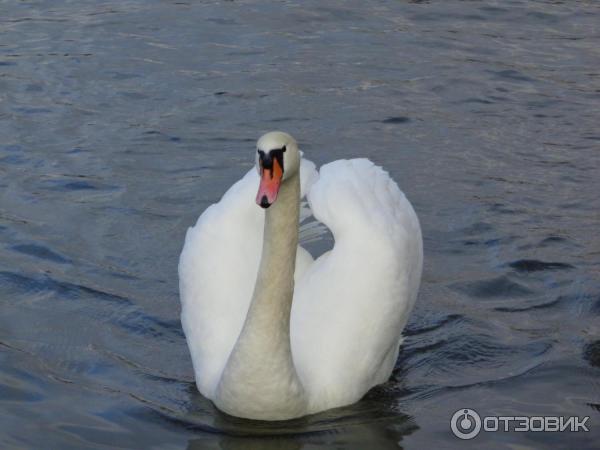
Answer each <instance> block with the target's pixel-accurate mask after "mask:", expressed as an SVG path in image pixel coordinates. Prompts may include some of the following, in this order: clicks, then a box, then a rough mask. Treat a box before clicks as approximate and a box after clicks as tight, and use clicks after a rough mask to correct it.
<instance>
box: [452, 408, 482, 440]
mask: <svg viewBox="0 0 600 450" xmlns="http://www.w3.org/2000/svg"><path fill="white" fill-rule="evenodd" d="M450 428H451V429H452V433H454V436H456V437H457V438H459V439H473V438H474V437H475V436H477V435H478V434H479V432H480V431H481V417H479V414H477V412H476V411H475V410H473V409H469V408H463V409H459V410H458V411H456V412H455V413H454V415H453V416H452V420H451V421H450Z"/></svg>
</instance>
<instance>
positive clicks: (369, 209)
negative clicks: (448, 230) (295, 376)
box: [291, 159, 423, 408]
mask: <svg viewBox="0 0 600 450" xmlns="http://www.w3.org/2000/svg"><path fill="white" fill-rule="evenodd" d="M308 201H309V203H310V206H311V209H312V212H313V214H314V215H315V217H316V218H317V220H319V221H321V222H323V223H324V224H325V225H327V226H328V227H329V228H330V230H331V232H332V233H333V236H334V239H335V245H334V247H333V249H332V250H331V251H330V252H328V253H326V254H324V255H322V256H321V257H320V258H318V259H317V260H316V261H315V262H314V263H313V264H312V265H311V266H310V267H309V268H308V270H307V271H306V273H305V274H304V276H303V277H302V278H301V279H300V280H299V282H297V283H296V290H295V294H294V303H293V306H292V318H291V322H292V323H291V340H292V351H293V354H294V362H295V364H296V368H297V370H298V372H299V375H300V377H301V380H302V382H303V384H304V385H305V388H307V391H308V392H309V395H310V397H311V403H312V405H313V407H314V408H319V405H325V406H328V407H332V406H339V405H343V404H347V403H351V402H354V401H356V400H358V399H359V398H360V397H361V396H362V395H363V394H364V393H365V392H366V391H367V390H368V389H369V388H371V387H372V386H374V385H376V384H379V383H382V382H384V381H385V380H386V379H387V378H388V377H389V375H390V373H391V371H392V369H393V366H394V364H395V361H396V358H397V354H398V347H399V344H400V342H401V331H402V329H403V328H404V325H405V324H406V321H407V319H408V315H409V313H410V311H411V309H412V307H413V305H414V302H415V300H416V296H417V291H418V288H419V283H420V278H421V270H422V261H423V249H422V238H421V229H420V226H419V222H418V219H417V216H416V214H415V212H414V210H413V208H412V206H411V204H410V203H409V202H408V200H407V199H406V197H405V196H404V194H403V193H402V192H401V191H400V189H399V188H398V186H397V185H396V183H395V182H394V181H393V180H392V179H391V178H390V177H389V175H388V174H387V173H386V172H385V171H383V170H382V169H381V168H380V167H377V166H375V165H374V164H373V163H372V162H370V161H369V160H366V159H355V160H349V161H348V160H340V161H335V162H333V163H330V164H327V165H325V166H323V167H322V168H321V170H320V175H319V180H318V181H317V182H316V183H315V184H314V185H313V186H312V188H311V190H310V192H309V193H308Z"/></svg>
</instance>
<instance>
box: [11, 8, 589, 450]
mask: <svg viewBox="0 0 600 450" xmlns="http://www.w3.org/2000/svg"><path fill="white" fill-rule="evenodd" d="M598 23H600V6H599V5H598V3H597V2H593V1H592V2H591V1H579V2H575V1H573V2H565V3H562V2H558V1H541V0H538V1H534V0H528V1H525V0H522V1H487V2H486V1H470V2H465V1H457V0H449V1H433V0H432V1H429V2H426V1H414V2H408V1H380V2H371V3H370V4H369V6H365V5H364V4H363V2H358V1H348V2H335V3H333V2H331V3H324V2H317V1H305V2H299V1H288V2H285V3H283V2H281V3H277V4H275V3H273V2H266V1H234V2H231V1H223V2H208V1H207V2H185V1H178V2H169V1H144V2H142V1H118V2H117V1H105V2H92V1H78V2H70V1H62V0H61V1H52V2H50V1H47V2H44V1H38V2H24V1H23V2H17V1H12V0H10V1H1V2H0V137H1V139H0V239H1V245H0V252H1V253H0V255H1V257H0V299H1V314H0V348H1V351H0V447H2V448H61V449H69V448H117V447H118V448H145V449H150V448H156V449H158V448H160V449H170V448H186V447H187V448H190V449H198V448H227V449H230V448H323V447H327V446H332V447H337V448H397V447H398V446H403V447H406V448H465V446H477V447H478V448H482V447H485V448H508V447H510V448H516V447H519V448H539V447H541V446H547V447H549V446H551V445H554V446H559V447H571V448H590V447H593V446H596V447H597V446H598V444H599V442H600V416H599V411H600V382H599V381H598V380H599V378H598V375H599V374H600V338H599V334H600V327H599V321H598V318H599V315H600V279H599V277H598V274H599V267H600V263H599V261H600V251H599V242H600V241H599V239H598V229H599V226H600V215H599V213H598V211H599V207H600V200H599V196H598V193H599V192H600V181H599V180H600V177H599V176H598V168H599V167H600V161H599V154H600V152H599V150H600V131H599V129H598V124H599V123H600V107H599V105H600V103H599V101H600V59H599V58H600V50H599V49H600V34H599V28H598ZM272 129H282V130H285V131H288V132H290V133H291V134H293V135H294V136H295V137H297V139H298V140H299V142H300V144H301V147H302V148H303V149H304V151H305V152H306V154H307V156H309V157H310V158H311V159H313V160H315V161H316V162H317V163H319V164H322V163H324V162H327V161H330V160H333V159H337V158H349V157H357V156H367V157H369V158H371V159H372V160H374V161H375V162H377V163H379V164H382V165H383V166H384V167H385V168H386V169H387V170H389V171H390V173H391V174H392V176H393V177H394V178H395V179H396V180H397V181H398V182H399V184H400V186H401V187H402V189H403V190H404V191H405V192H406V194H407V195H408V197H409V198H410V199H411V201H412V202H413V205H414V206H415V209H416V210H417V213H418V214H419V216H420V219H421V223H422V227H423V234H424V239H425V269H424V275H423V284H422V289H421V292H420V296H419V300H418V305H417V307H416V310H415V312H414V315H413V316H412V318H411V320H410V322H409V325H408V328H407V330H406V334H407V339H406V341H405V345H404V347H403V348H402V350H401V353H400V357H399V360H398V364H397V368H396V370H395V372H394V375H393V377H392V380H391V381H390V382H389V383H387V384H386V385H384V386H382V387H380V388H376V389H374V390H373V391H372V392H371V393H370V394H369V395H368V396H367V398H366V399H365V400H363V401H361V402H360V403H358V404H356V405H353V406H350V407H347V408H342V409H341V410H334V411H328V412H325V413H322V414H319V415H317V416H314V417H310V418H304V419H299V420H297V421H292V422H288V423H283V424H268V423H259V424H256V423H251V422H248V421H243V420H239V419H234V418H231V417H227V416H225V415H223V414H221V413H219V412H218V411H216V410H215V408H214V407H213V406H212V405H211V404H210V403H209V402H208V401H206V400H204V399H203V398H202V397H201V396H200V395H199V394H198V393H197V391H196V389H195V386H194V384H193V373H192V367H191V363H190V358H189V355H188V351H187V347H186V343H185V339H184V336H183V334H182V332H181V328H180V325H179V319H178V314H179V302H178V293H177V272H176V268H177V258H178V255H179V252H180V250H181V246H182V243H183V236H184V233H185V230H186V228H187V227H188V226H190V225H191V224H193V223H194V221H195V220H196V217H197V216H198V215H199V214H200V213H201V212H202V211H203V210H204V209H205V208H206V206H207V205H209V204H210V203H212V202H214V201H216V200H217V199H218V198H219V197H220V195H221V194H222V193H223V192H224V191H225V190H226V189H227V187H228V186H230V185H231V184H232V183H233V182H234V181H235V180H237V179H238V178H239V177H241V175H242V174H243V173H244V172H245V171H246V170H247V168H248V167H249V165H250V164H251V163H252V159H253V154H252V152H253V147H254V141H255V139H256V138H257V137H258V136H259V135H260V134H261V133H263V132H265V131H268V130H272ZM327 244H328V243H327V242H322V243H321V245H322V246H323V247H325V246H326V245H327ZM321 250H322V249H321ZM466 407H468V408H473V409H475V410H477V411H478V412H479V413H480V414H481V415H494V414H500V415H554V414H557V415H579V416H590V420H589V422H588V425H589V428H590V430H591V431H590V432H589V433H560V434H558V433H553V434H544V433H486V434H481V435H480V436H478V437H477V438H476V440H474V441H471V442H466V441H460V440H458V439H457V438H455V437H454V436H452V434H451V433H450V430H449V420H450V417H451V416H452V414H453V413H454V411H456V410H457V409H459V408H466Z"/></svg>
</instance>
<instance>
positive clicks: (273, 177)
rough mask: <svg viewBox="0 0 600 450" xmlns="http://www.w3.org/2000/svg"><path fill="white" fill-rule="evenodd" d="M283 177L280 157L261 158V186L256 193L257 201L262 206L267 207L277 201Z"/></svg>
mask: <svg viewBox="0 0 600 450" xmlns="http://www.w3.org/2000/svg"><path fill="white" fill-rule="evenodd" d="M265 159H267V158H265ZM282 178H283V167H281V163H280V161H279V158H272V159H271V158H268V160H267V161H263V158H261V159H260V186H259V187H258V194H256V203H257V204H258V205H259V206H260V207H261V208H265V209H266V208H268V207H269V206H271V205H272V204H273V203H275V200H277V194H278V192H279V187H280V186H281V179H282Z"/></svg>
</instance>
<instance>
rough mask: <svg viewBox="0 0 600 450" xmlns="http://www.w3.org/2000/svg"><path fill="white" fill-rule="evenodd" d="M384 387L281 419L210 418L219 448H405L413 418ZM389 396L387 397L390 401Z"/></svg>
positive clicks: (200, 445) (199, 445)
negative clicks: (343, 402)
mask: <svg viewBox="0 0 600 450" xmlns="http://www.w3.org/2000/svg"><path fill="white" fill-rule="evenodd" d="M386 396H387V394H386V393H385V390H384V389H383V388H376V389H374V390H372V391H371V392H370V393H369V394H368V395H367V397H366V398H365V399H363V400H362V401H360V402H358V403H357V404H355V405H350V406H348V407H344V408H337V409H334V410H330V411H325V412H323V413H319V414H315V415H313V416H309V417H304V418H300V419H294V420H289V421H281V422H262V421H251V420H245V419H240V418H236V417H231V416H228V415H225V414H223V413H221V412H218V411H216V410H215V411H214V414H212V415H211V416H210V418H209V417H207V418H206V419H209V420H212V422H211V429H213V431H214V432H215V433H216V434H217V435H218V439H217V442H218V447H217V448H221V449H223V450H229V449H231V450H236V449H254V448H256V449H271V448H272V449H300V448H313V447H318V446H325V447H330V446H334V447H335V446H336V445H340V446H343V447H344V448H382V449H398V448H402V446H401V441H402V438H403V436H405V435H408V434H411V433H413V432H415V431H416V430H418V426H417V425H416V424H415V422H414V420H413V419H412V418H410V417H409V416H407V415H404V414H401V413H398V412H396V411H395V410H394V408H393V407H391V405H386V401H385V398H386ZM389 400H391V399H390V398H389V397H387V401H389ZM209 444H210V443H207V440H206V439H204V438H203V439H192V440H190V442H189V444H188V449H204V448H207V445H209Z"/></svg>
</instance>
